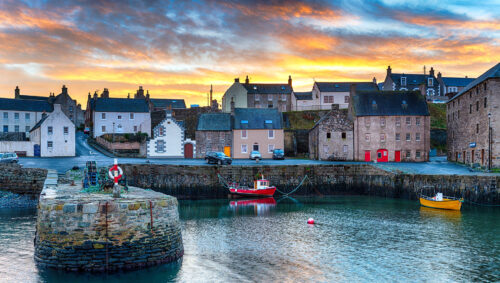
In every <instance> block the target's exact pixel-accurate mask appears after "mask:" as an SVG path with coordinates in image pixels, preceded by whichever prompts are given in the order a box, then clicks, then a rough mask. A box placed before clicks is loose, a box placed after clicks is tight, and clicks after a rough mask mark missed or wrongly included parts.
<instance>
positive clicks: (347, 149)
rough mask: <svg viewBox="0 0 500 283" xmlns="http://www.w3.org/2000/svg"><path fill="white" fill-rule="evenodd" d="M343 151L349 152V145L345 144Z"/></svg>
mask: <svg viewBox="0 0 500 283" xmlns="http://www.w3.org/2000/svg"><path fill="white" fill-rule="evenodd" d="M343 151H344V153H347V151H349V146H348V145H346V144H344V146H343Z"/></svg>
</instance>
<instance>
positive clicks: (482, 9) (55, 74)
mask: <svg viewBox="0 0 500 283" xmlns="http://www.w3.org/2000/svg"><path fill="white" fill-rule="evenodd" d="M498 62H500V1H498V0H497V1H491V0H483V1H448V0H438V1H435V0H424V1H398V0H374V1H359V0H350V1H293V0H289V1H274V0H267V1H259V0H251V1H215V0H196V1H189V0H186V1H134V0H129V1H97V0H95V1H63V0H55V1H42V0H38V1H10V0H0V89H1V91H0V97H13V96H14V89H15V87H16V86H17V85H18V86H19V88H20V89H21V94H28V95H40V96H47V95H49V93H51V92H54V93H55V94H56V95H57V94H59V93H60V92H61V86H62V85H63V84H64V85H66V86H67V87H68V91H69V94H70V95H71V96H72V97H73V98H74V99H77V100H78V102H79V103H82V106H83V108H85V106H86V101H87V94H88V93H89V92H91V93H94V91H96V90H97V91H98V92H99V93H100V92H101V91H102V90H103V89H104V88H108V89H109V91H110V96H111V97H126V96H127V94H128V93H131V95H133V93H135V91H136V90H137V89H138V87H139V86H143V87H144V89H147V90H149V93H150V95H151V96H152V97H155V98H183V99H185V100H186V104H187V105H189V104H200V105H206V104H207V98H206V97H207V93H208V91H209V89H210V85H211V84H213V86H214V97H215V98H217V99H219V101H220V98H221V97H222V95H223V94H224V92H225V90H226V89H227V88H228V87H229V86H230V85H231V84H232V83H233V82H234V78H236V77H240V78H241V79H242V80H243V79H244V78H245V76H246V75H248V76H249V78H250V81H251V82H261V83H266V82H275V83H286V82H287V79H288V76H289V75H291V76H292V79H293V87H294V89H295V90H296V91H307V90H311V88H312V84H313V83H314V81H371V80H372V78H373V77H376V78H377V80H378V81H379V82H381V81H383V80H384V79H385V74H386V69H387V66H388V65H391V67H392V70H393V72H394V73H403V72H404V73H423V68H424V66H426V68H427V70H429V68H430V67H433V68H434V69H435V70H436V73H437V72H441V73H442V74H443V76H458V77H465V76H469V77H476V76H479V75H480V74H482V73H483V72H484V71H486V70H487V69H489V68H490V67H492V66H493V65H495V64H496V63H498Z"/></svg>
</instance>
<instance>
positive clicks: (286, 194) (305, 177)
mask: <svg viewBox="0 0 500 283" xmlns="http://www.w3.org/2000/svg"><path fill="white" fill-rule="evenodd" d="M307 178H308V177H307V175H305V176H304V178H303V179H302V181H301V182H300V184H299V185H298V186H297V187H296V188H295V189H293V190H291V191H290V192H288V193H285V192H283V191H280V190H279V189H278V188H276V190H277V191H278V192H279V193H280V194H282V195H283V196H288V195H291V194H293V193H295V192H296V191H297V190H298V189H299V188H300V187H301V186H302V184H303V183H304V181H305V180H306V179H307Z"/></svg>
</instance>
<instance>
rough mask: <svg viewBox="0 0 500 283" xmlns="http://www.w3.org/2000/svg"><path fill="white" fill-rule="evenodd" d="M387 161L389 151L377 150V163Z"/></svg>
mask: <svg viewBox="0 0 500 283" xmlns="http://www.w3.org/2000/svg"><path fill="white" fill-rule="evenodd" d="M387 161H389V151H388V150H387V149H379V150H377V162H387Z"/></svg>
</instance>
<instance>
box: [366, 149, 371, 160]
mask: <svg viewBox="0 0 500 283" xmlns="http://www.w3.org/2000/svg"><path fill="white" fill-rule="evenodd" d="M371 160H372V159H371V156H370V151H369V150H365V161H366V162H370V161H371Z"/></svg>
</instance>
